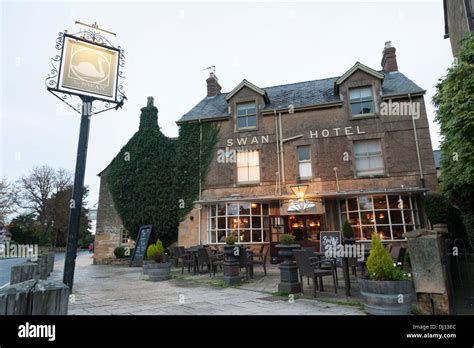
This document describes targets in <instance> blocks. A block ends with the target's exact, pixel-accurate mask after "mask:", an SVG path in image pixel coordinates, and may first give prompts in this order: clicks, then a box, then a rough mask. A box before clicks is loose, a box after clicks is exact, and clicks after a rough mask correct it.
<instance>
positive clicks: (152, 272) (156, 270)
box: [146, 262, 171, 282]
mask: <svg viewBox="0 0 474 348" xmlns="http://www.w3.org/2000/svg"><path fill="white" fill-rule="evenodd" d="M146 275H147V276H148V280H150V281H152V282H159V281H163V280H168V279H170V278H171V263H170V262H160V263H157V262H153V263H149V264H147V270H146Z"/></svg>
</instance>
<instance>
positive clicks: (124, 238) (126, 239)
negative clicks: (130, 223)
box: [120, 228, 130, 244]
mask: <svg viewBox="0 0 474 348" xmlns="http://www.w3.org/2000/svg"><path fill="white" fill-rule="evenodd" d="M120 240H121V243H122V244H129V243H130V232H128V231H127V230H126V229H125V228H122V232H121V237H120Z"/></svg>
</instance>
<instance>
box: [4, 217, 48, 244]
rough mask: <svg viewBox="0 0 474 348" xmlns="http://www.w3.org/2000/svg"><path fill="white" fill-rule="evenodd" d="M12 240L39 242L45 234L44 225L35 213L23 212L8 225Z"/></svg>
mask: <svg viewBox="0 0 474 348" xmlns="http://www.w3.org/2000/svg"><path fill="white" fill-rule="evenodd" d="M8 230H9V231H10V232H11V234H12V240H13V241H15V242H17V243H19V244H38V243H39V240H40V236H41V235H42V234H43V226H42V225H41V223H40V222H38V221H37V220H36V219H35V216H34V214H23V215H19V216H17V217H16V218H14V219H13V220H12V221H11V222H10V224H9V225H8Z"/></svg>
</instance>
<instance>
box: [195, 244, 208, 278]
mask: <svg viewBox="0 0 474 348" xmlns="http://www.w3.org/2000/svg"><path fill="white" fill-rule="evenodd" d="M204 265H205V266H206V267H207V270H208V271H209V272H210V270H211V265H210V260H209V254H208V252H207V248H204V247H201V248H198V249H197V269H198V273H202V272H204Z"/></svg>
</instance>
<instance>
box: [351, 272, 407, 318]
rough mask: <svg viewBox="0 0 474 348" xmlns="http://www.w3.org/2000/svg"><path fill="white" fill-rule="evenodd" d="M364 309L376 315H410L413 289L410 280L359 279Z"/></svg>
mask: <svg viewBox="0 0 474 348" xmlns="http://www.w3.org/2000/svg"><path fill="white" fill-rule="evenodd" d="M358 282H359V288H360V293H361V295H362V299H363V302H364V310H365V311H366V312H367V313H369V314H374V315H410V314H411V305H412V302H413V290H412V283H411V281H410V280H403V281H375V280H367V279H359V280H358Z"/></svg>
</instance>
